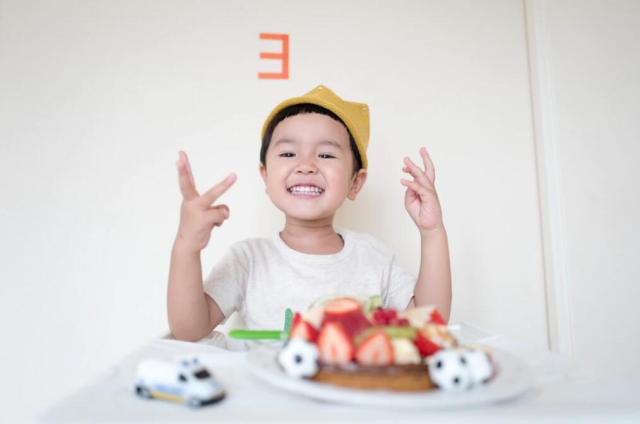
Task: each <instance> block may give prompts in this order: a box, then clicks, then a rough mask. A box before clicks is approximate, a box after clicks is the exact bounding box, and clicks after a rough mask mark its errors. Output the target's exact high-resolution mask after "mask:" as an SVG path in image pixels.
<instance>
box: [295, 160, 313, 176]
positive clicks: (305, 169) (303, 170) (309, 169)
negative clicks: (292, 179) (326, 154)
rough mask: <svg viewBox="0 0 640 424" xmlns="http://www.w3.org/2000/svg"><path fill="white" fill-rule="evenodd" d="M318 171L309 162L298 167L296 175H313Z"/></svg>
mask: <svg viewBox="0 0 640 424" xmlns="http://www.w3.org/2000/svg"><path fill="white" fill-rule="evenodd" d="M317 170H318V169H317V168H316V167H315V165H313V164H312V163H311V162H306V161H305V162H304V163H301V164H299V165H298V167H297V169H296V174H305V175H306V174H315V173H316V171H317Z"/></svg>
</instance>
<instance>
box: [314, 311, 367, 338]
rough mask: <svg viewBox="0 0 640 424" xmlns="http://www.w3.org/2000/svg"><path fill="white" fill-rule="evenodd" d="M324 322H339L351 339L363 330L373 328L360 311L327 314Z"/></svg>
mask: <svg viewBox="0 0 640 424" xmlns="http://www.w3.org/2000/svg"><path fill="white" fill-rule="evenodd" d="M323 322H339V323H340V324H341V325H342V328H344V330H345V331H346V332H347V335H348V336H349V338H351V339H353V338H354V337H355V336H357V335H358V334H359V333H360V332H361V331H362V330H365V329H367V328H369V327H371V323H370V322H369V320H368V319H367V317H366V316H365V315H364V314H363V313H362V312H361V311H358V310H356V311H352V312H349V313H340V314H333V313H331V314H327V313H325V315H324V321H323Z"/></svg>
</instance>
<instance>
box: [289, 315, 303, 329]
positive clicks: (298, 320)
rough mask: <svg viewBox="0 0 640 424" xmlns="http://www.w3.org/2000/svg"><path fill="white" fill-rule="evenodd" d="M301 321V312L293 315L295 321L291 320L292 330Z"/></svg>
mask: <svg viewBox="0 0 640 424" xmlns="http://www.w3.org/2000/svg"><path fill="white" fill-rule="evenodd" d="M301 319H302V315H300V313H299V312H296V313H295V314H294V315H293V319H292V320H291V328H293V327H295V326H296V324H297V323H299V322H300V320H301Z"/></svg>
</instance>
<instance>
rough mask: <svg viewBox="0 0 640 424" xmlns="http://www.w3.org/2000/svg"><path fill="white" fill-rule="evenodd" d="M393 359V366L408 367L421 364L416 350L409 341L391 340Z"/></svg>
mask: <svg viewBox="0 0 640 424" xmlns="http://www.w3.org/2000/svg"><path fill="white" fill-rule="evenodd" d="M391 344H392V345H393V357H394V359H395V364H397V365H408V364H419V363H420V362H421V359H420V354H419V353H418V349H417V348H416V346H415V345H414V344H413V343H412V342H411V340H409V339H392V340H391Z"/></svg>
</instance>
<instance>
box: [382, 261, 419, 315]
mask: <svg viewBox="0 0 640 424" xmlns="http://www.w3.org/2000/svg"><path fill="white" fill-rule="evenodd" d="M416 281H417V279H416V277H415V276H414V275H412V274H411V273H409V272H407V271H406V270H404V269H403V268H402V267H400V266H398V265H397V264H396V262H395V257H392V258H391V263H390V265H389V269H388V277H387V281H386V284H387V287H386V293H385V295H384V296H383V298H382V301H383V305H384V306H385V307H386V308H394V309H397V310H399V311H403V310H405V309H406V308H407V306H408V305H409V302H410V301H411V298H412V297H413V292H414V290H415V287H416Z"/></svg>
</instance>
